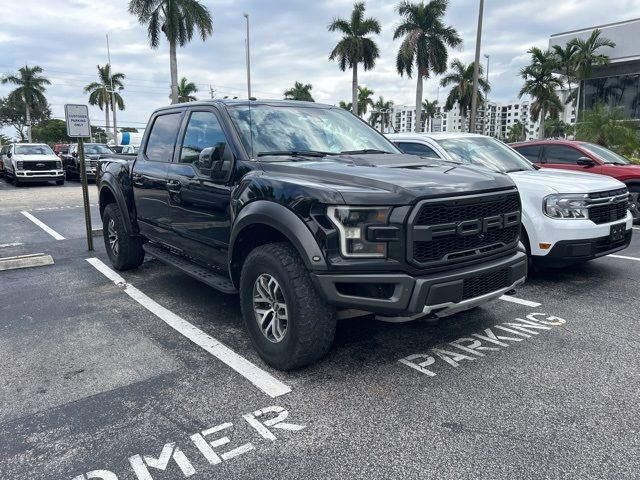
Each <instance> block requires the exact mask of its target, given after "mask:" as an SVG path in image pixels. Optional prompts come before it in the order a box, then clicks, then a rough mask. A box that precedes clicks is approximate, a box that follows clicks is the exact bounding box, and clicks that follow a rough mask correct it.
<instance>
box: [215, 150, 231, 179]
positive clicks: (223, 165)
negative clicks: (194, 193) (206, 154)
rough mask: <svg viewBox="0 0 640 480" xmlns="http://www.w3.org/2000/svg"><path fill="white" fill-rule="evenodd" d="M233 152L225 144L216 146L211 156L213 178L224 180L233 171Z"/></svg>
mask: <svg viewBox="0 0 640 480" xmlns="http://www.w3.org/2000/svg"><path fill="white" fill-rule="evenodd" d="M233 158H234V157H233V152H232V151H231V148H230V147H229V145H228V144H227V143H225V142H220V143H218V144H216V146H215V148H213V152H212V154H211V159H212V164H211V178H215V179H223V178H226V176H227V174H228V173H229V171H230V170H231V165H232V164H233Z"/></svg>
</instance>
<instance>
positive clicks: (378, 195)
mask: <svg viewBox="0 0 640 480" xmlns="http://www.w3.org/2000/svg"><path fill="white" fill-rule="evenodd" d="M100 163H101V167H100V170H101V177H100V183H99V199H100V200H99V203H100V215H101V218H102V221H103V228H104V230H103V232H104V242H105V246H106V249H107V253H108V256H109V258H110V260H111V263H112V264H113V266H114V267H115V268H116V269H118V270H126V269H130V268H136V267H138V266H139V265H140V264H141V263H142V260H143V258H144V255H145V252H146V253H149V254H151V255H152V256H154V257H156V258H158V259H159V260H161V261H164V262H166V263H168V264H170V265H173V266H175V267H176V268H179V269H181V270H182V271H184V272H185V273H187V274H189V275H191V276H193V277H195V278H197V279H199V280H201V281H202V282H204V283H206V284H208V285H210V286H212V287H213V288H216V289H218V290H220V291H222V292H225V293H239V296H240V304H241V307H242V314H243V317H244V321H245V324H246V327H247V330H248V332H249V335H250V337H251V340H252V342H253V345H254V346H255V348H256V350H257V351H258V353H259V355H260V356H261V357H262V358H263V359H264V360H265V362H267V363H268V364H269V365H271V366H273V367H275V368H279V369H292V368H296V367H301V366H303V365H306V364H309V363H312V362H314V361H316V360H317V359H319V358H320V357H322V356H323V355H324V354H325V353H326V352H327V351H328V350H329V348H330V347H331V344H332V342H333V336H334V331H335V325H336V310H351V309H355V310H358V311H360V312H372V313H374V314H377V315H379V316H380V317H379V318H384V319H385V320H388V321H407V320H411V319H414V318H417V317H419V316H425V315H436V316H446V315H451V314H453V313H456V312H459V311H462V310H466V309H469V308H473V307H475V306H478V305H481V304H484V303H486V302H487V301H489V300H491V299H494V298H496V297H498V296H500V295H502V294H504V293H505V292H508V291H510V290H511V289H513V288H514V287H516V286H517V285H520V284H521V283H522V282H524V279H525V277H526V268H527V258H526V254H525V251H524V247H522V245H521V244H520V242H519V233H520V216H521V207H520V198H519V196H518V192H517V190H516V188H515V186H514V184H513V182H512V181H511V179H510V178H509V177H508V176H506V175H502V174H498V173H494V172H490V171H488V170H486V169H483V170H479V169H473V168H466V167H464V166H454V165H450V164H447V165H443V166H432V165H429V164H428V163H427V162H425V161H424V160H422V159H420V158H417V157H414V156H410V155H404V154H402V153H401V152H400V151H399V150H398V149H397V148H396V147H395V146H394V145H393V144H392V143H391V142H389V141H388V140H387V139H386V138H385V137H383V136H382V135H381V134H379V133H378V132H377V131H375V130H374V129H373V128H371V127H370V126H368V125H367V124H366V123H364V122H362V121H361V120H359V119H358V118H356V117H355V116H353V115H352V114H350V113H349V112H346V111H344V110H343V109H341V108H338V107H332V106H328V105H320V104H316V103H311V102H295V101H251V103H248V102H247V101H233V100H213V101H203V102H190V103H183V104H177V105H172V106H169V107H164V108H161V109H159V110H157V111H156V112H155V113H153V115H152V116H151V119H150V120H149V124H148V127H147V129H146V130H145V134H144V137H143V140H142V144H141V146H140V151H139V152H138V155H137V157H136V158H135V159H126V160H125V159H123V158H114V159H113V160H110V159H108V158H105V159H102V160H101V161H100ZM487 236H489V237H494V236H497V237H499V238H500V240H501V241H500V243H496V242H494V241H487Z"/></svg>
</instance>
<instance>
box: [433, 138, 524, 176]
mask: <svg viewBox="0 0 640 480" xmlns="http://www.w3.org/2000/svg"><path fill="white" fill-rule="evenodd" d="M436 141H437V142H438V143H439V144H440V146H441V147H442V148H444V150H445V151H446V152H447V153H448V154H449V155H450V156H451V157H452V158H453V159H454V160H457V161H459V162H462V163H466V164H469V165H480V166H483V167H485V168H488V169H490V170H493V171H494V172H523V171H528V170H535V168H534V167H533V166H532V165H531V163H529V161H528V160H526V159H525V158H524V157H522V156H520V154H519V153H517V152H516V151H515V150H513V149H512V148H510V147H508V146H506V145H505V144H504V143H502V142H500V141H498V140H496V139H494V138H489V137H459V138H443V139H439V140H436Z"/></svg>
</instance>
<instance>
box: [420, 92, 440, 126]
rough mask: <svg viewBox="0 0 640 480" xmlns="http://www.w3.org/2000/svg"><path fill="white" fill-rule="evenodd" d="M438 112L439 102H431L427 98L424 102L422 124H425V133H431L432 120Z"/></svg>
mask: <svg viewBox="0 0 640 480" xmlns="http://www.w3.org/2000/svg"><path fill="white" fill-rule="evenodd" d="M437 112H438V100H433V101H431V102H430V101H429V100H427V99H426V98H425V99H424V101H423V102H422V122H423V123H424V130H425V132H429V131H431V130H430V126H431V119H432V118H433V117H434V116H435V114H436V113H437Z"/></svg>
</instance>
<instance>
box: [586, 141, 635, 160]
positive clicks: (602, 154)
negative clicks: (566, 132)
mask: <svg viewBox="0 0 640 480" xmlns="http://www.w3.org/2000/svg"><path fill="white" fill-rule="evenodd" d="M581 147H582V148H584V149H585V150H586V151H587V152H589V153H591V154H593V155H595V156H596V157H598V158H599V159H600V160H602V161H603V162H604V163H609V164H613V165H628V164H629V163H630V162H629V160H627V159H626V158H624V157H623V156H622V155H618V154H617V153H616V152H612V151H611V150H609V149H608V148H604V147H601V146H600V145H594V144H593V143H584V144H582V145H581Z"/></svg>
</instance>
